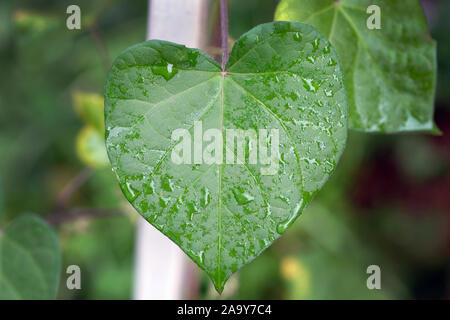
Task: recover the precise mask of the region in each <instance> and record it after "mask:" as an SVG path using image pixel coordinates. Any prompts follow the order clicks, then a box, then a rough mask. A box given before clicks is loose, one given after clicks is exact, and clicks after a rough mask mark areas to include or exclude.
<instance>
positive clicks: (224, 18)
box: [220, 0, 229, 72]
mask: <svg viewBox="0 0 450 320" xmlns="http://www.w3.org/2000/svg"><path fill="white" fill-rule="evenodd" d="M220 31H221V36H222V72H225V67H226V66H227V62H228V58H229V55H228V0H220Z"/></svg>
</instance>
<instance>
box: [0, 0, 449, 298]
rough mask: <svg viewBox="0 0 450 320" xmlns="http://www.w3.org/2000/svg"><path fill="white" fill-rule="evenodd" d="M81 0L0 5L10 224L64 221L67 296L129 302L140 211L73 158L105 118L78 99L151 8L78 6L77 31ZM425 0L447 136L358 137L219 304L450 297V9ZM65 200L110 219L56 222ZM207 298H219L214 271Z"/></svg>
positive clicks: (2, 138) (265, 4) (204, 289)
mask: <svg viewBox="0 0 450 320" xmlns="http://www.w3.org/2000/svg"><path fill="white" fill-rule="evenodd" d="M73 3H74V2H73V1H56V0H53V1H44V0H38V1H22V0H19V1H2V2H0V69H1V70H2V75H3V76H2V77H0V88H1V89H0V192H1V195H0V208H1V210H0V228H2V229H4V227H5V226H6V224H7V223H8V222H10V221H12V220H13V219H14V218H15V217H17V216H19V215H21V214H22V213H23V212H30V211H31V212H35V213H37V214H39V215H41V216H42V217H43V218H44V219H47V220H48V221H49V222H51V223H53V224H54V225H55V226H56V231H57V233H58V236H59V238H60V242H61V248H62V253H63V255H62V271H63V272H62V277H61V281H60V289H59V291H58V298H68V299H106V298H113V299H119V298H125V299H126V298H130V297H131V290H132V273H133V269H132V267H133V248H134V224H135V221H136V217H137V216H138V215H137V213H135V212H133V210H132V209H130V208H129V206H128V205H127V204H126V203H125V201H124V199H123V196H122V195H121V192H120V190H119V188H118V184H117V182H116V180H115V178H114V177H113V174H112V172H111V169H110V167H109V166H106V167H103V168H101V167H98V166H96V165H92V164H90V166H91V167H92V166H94V167H95V169H86V166H87V164H86V163H85V162H84V161H83V158H82V157H83V155H82V154H78V153H77V147H76V145H77V136H79V135H80V132H82V130H83V128H85V127H86V126H92V127H95V125H93V124H92V123H90V122H89V121H87V120H86V118H84V117H83V116H80V114H79V113H77V111H76V110H77V108H76V107H75V105H76V99H75V98H74V97H75V96H76V95H77V94H80V93H81V94H99V95H101V94H102V92H103V86H104V83H105V80H106V70H107V69H108V67H109V65H110V61H111V60H112V59H113V58H115V57H116V56H117V55H118V54H119V53H120V52H121V51H122V50H123V49H125V48H127V47H129V46H130V45H133V44H135V43H138V42H141V41H142V40H144V39H145V30H146V25H147V23H146V18H147V17H146V10H147V3H146V1H133V5H132V6H131V5H130V2H129V1H124V0H115V1H106V0H100V1H75V3H77V4H79V5H80V7H81V8H82V30H80V31H69V30H67V28H66V27H65V19H66V14H65V10H66V8H67V6H68V5H70V4H73ZM423 3H424V6H425V9H426V13H427V17H428V20H429V24H430V28H431V33H432V36H433V38H434V39H436V40H437V42H438V52H439V53H438V55H439V63H438V65H439V80H438V95H437V102H436V116H435V120H436V123H437V125H438V126H439V128H440V129H441V131H443V133H444V135H443V136H440V137H436V136H428V135H421V134H415V135H394V136H383V135H364V134H359V133H351V134H350V138H349V143H348V146H347V151H346V152H345V153H344V156H343V158H342V160H341V161H340V164H339V166H338V169H337V171H336V173H335V175H334V176H333V177H332V178H331V180H330V181H329V182H328V183H327V185H326V186H325V188H324V189H323V190H322V191H320V192H319V194H318V196H317V197H316V199H315V200H314V201H313V202H312V204H311V205H310V206H309V207H308V208H307V209H306V211H305V212H304V214H303V216H302V218H300V219H299V220H298V221H297V222H296V223H295V224H294V225H293V227H292V228H291V229H290V230H289V231H288V232H287V233H286V234H285V235H284V236H283V237H282V238H281V239H280V240H278V241H277V242H276V243H275V244H274V245H273V246H272V247H271V248H270V249H269V250H267V251H266V252H265V253H264V254H263V255H262V256H260V257H259V258H258V259H256V260H255V261H254V262H252V263H251V264H250V265H248V266H246V267H244V268H243V269H242V270H241V271H240V272H239V274H237V275H236V276H235V277H234V278H233V279H232V280H231V281H230V283H229V284H228V286H227V288H226V290H225V292H224V295H223V296H222V297H223V298H252V299H259V298H449V297H450V259H449V257H450V197H449V194H450V161H449V160H450V139H449V134H450V91H449V90H448V88H449V86H450V64H449V62H448V61H450V35H449V33H448V30H449V27H450V25H449V23H450V20H449V19H448V17H449V16H450V3H449V2H448V1H445V0H443V1H437V0H436V1H431V0H430V1H423ZM276 4H277V1H275V0H246V1H236V0H232V1H231V9H230V24H231V25H230V27H231V30H230V31H231V36H232V37H233V38H235V39H236V38H237V37H238V36H239V35H240V34H242V33H244V32H246V31H247V30H249V29H250V28H251V27H253V26H255V25H257V24H259V23H262V22H268V21H271V20H273V14H274V11H275V7H276ZM94 121H95V120H94ZM94 123H95V122H94ZM79 149H80V148H78V150H79ZM79 155H80V156H81V157H80V156H79ZM85 170H88V172H90V173H89V175H90V178H89V179H88V180H87V182H86V183H85V184H84V185H83V186H82V187H81V188H80V189H79V190H78V191H77V192H76V193H74V196H73V197H72V198H71V199H70V200H69V202H68V203H67V204H66V205H65V206H64V208H63V209H64V210H61V208H60V205H59V204H58V201H57V200H58V199H60V198H59V197H60V195H61V190H64V187H66V186H67V184H68V183H70V181H72V179H73V178H74V177H77V176H79V174H80V172H81V173H83V172H86V171H85ZM2 203H3V204H2ZM67 208H76V209H78V210H82V211H83V212H86V210H87V209H88V210H97V211H98V210H102V211H101V212H105V210H106V213H108V214H106V215H107V216H108V217H101V218H92V217H90V218H86V217H84V216H83V218H77V219H75V218H74V217H72V216H65V217H67V219H63V221H64V223H62V222H61V221H60V220H58V219H55V215H57V216H58V217H61V215H60V214H61V213H62V214H66V213H67V210H68V209H67ZM116 211H120V213H121V214H120V215H117V214H114V213H115V212H116ZM99 212H100V211H99ZM109 213H111V214H112V215H113V216H111V217H109V215H110V214H109ZM55 221H57V222H55ZM70 264H77V265H79V266H80V267H81V270H82V272H83V289H82V290H80V291H69V290H67V289H66V287H65V279H66V275H65V273H64V270H65V268H66V267H67V266H68V265H70ZM370 264H377V265H380V267H381V269H382V275H383V278H382V288H383V290H381V291H376V292H375V291H368V290H367V289H366V287H365V281H366V278H367V275H366V268H367V266H368V265H370ZM261 279H264V281H262V280H261ZM198 297H199V298H216V297H217V296H216V294H215V293H214V290H213V288H212V287H211V284H210V282H209V280H207V279H206V278H202V285H201V287H200V293H199V295H198Z"/></svg>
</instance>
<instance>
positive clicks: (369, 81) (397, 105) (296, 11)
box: [275, 0, 437, 133]
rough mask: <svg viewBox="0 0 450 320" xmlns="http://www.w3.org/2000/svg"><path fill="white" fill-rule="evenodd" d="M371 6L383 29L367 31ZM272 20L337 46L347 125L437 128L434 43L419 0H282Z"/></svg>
mask: <svg viewBox="0 0 450 320" xmlns="http://www.w3.org/2000/svg"><path fill="white" fill-rule="evenodd" d="M370 5H378V6H379V7H380V9H381V29H379V30H377V29H373V30H370V29H369V28H368V27H367V19H369V17H370V16H371V15H372V14H373V13H370V14H369V13H367V8H368V7H369V6H370ZM275 20H285V21H299V22H303V23H307V24H310V25H312V26H313V27H315V28H317V29H318V30H319V31H320V32H322V34H324V35H325V36H327V37H328V40H329V41H330V42H331V43H332V44H333V46H334V47H335V48H336V51H337V53H338V55H339V57H340V60H341V63H342V70H343V72H344V80H345V87H346V89H347V96H348V99H349V127H350V128H352V129H357V130H363V131H367V132H385V133H392V132H403V131H426V132H431V133H433V132H435V128H434V123H433V112H434V96H435V87H436V69H437V66H436V65H437V62H436V44H435V42H434V41H433V40H432V39H431V37H430V35H429V33H428V30H427V23H426V19H425V16H424V13H423V11H422V8H421V6H420V3H419V1H418V0H410V1H404V0H340V1H335V0H314V1H311V0H282V1H281V2H280V4H279V7H278V9H277V11H276V14H275Z"/></svg>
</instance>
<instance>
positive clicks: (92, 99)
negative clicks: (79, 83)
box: [73, 91, 105, 134]
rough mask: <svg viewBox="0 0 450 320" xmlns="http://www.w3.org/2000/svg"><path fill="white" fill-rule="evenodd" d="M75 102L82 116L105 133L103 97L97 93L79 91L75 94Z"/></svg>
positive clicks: (86, 121) (85, 120)
mask: <svg viewBox="0 0 450 320" xmlns="http://www.w3.org/2000/svg"><path fill="white" fill-rule="evenodd" d="M73 104H74V107H75V111H76V112H77V113H78V115H79V116H80V118H81V119H83V121H84V122H85V123H86V124H88V125H91V126H93V127H94V128H95V129H97V130H98V131H99V132H100V133H101V134H103V132H104V130H105V122H104V112H103V97H102V96H101V95H98V94H96V93H84V92H80V91H77V92H75V93H74V94H73Z"/></svg>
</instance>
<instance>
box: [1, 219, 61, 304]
mask: <svg viewBox="0 0 450 320" xmlns="http://www.w3.org/2000/svg"><path fill="white" fill-rule="evenodd" d="M60 269H61V252H60V247H59V242H58V238H57V236H56V234H55V232H54V231H53V230H52V229H51V228H50V227H49V226H48V225H47V224H46V223H45V222H44V221H42V220H41V219H39V218H38V217H36V216H32V215H24V216H21V217H19V218H17V219H16V220H14V221H13V222H12V223H11V224H9V225H8V226H7V227H6V228H5V229H4V230H3V233H0V299H54V298H55V297H56V292H57V288H58V283H59V277H60V271H61V270H60Z"/></svg>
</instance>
